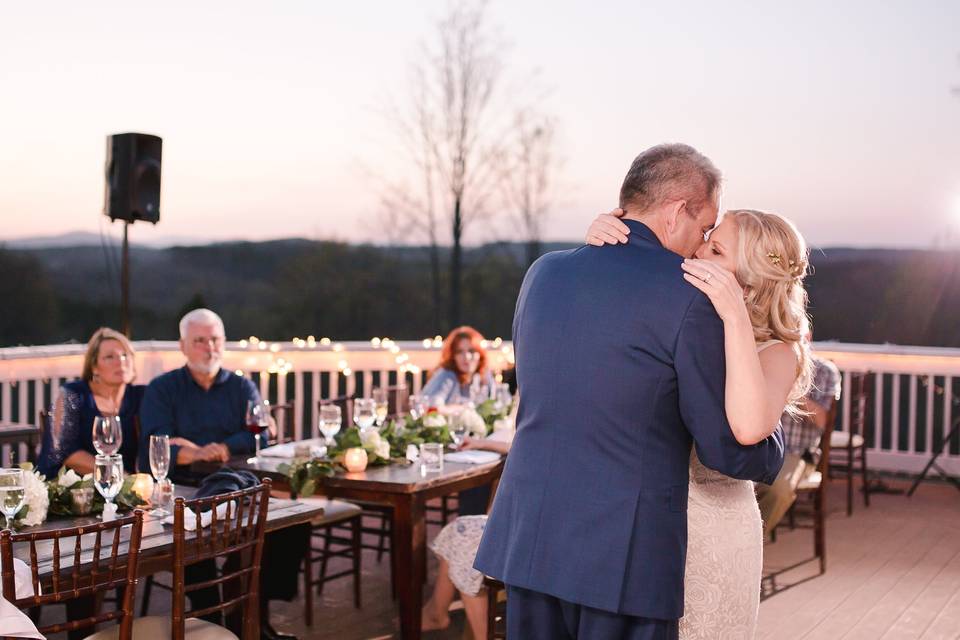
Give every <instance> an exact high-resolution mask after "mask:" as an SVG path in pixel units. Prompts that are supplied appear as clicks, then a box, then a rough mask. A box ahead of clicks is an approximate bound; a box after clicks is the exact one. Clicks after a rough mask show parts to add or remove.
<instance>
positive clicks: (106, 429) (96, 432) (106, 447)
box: [93, 416, 123, 456]
mask: <svg viewBox="0 0 960 640" xmlns="http://www.w3.org/2000/svg"><path fill="white" fill-rule="evenodd" d="M122 444H123V425H122V424H121V423H120V416H97V417H95V418H94V419H93V448H94V449H96V450H97V453H99V454H100V455H102V456H110V455H113V454H115V453H117V452H118V451H120V445H122Z"/></svg>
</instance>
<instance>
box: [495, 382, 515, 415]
mask: <svg viewBox="0 0 960 640" xmlns="http://www.w3.org/2000/svg"><path fill="white" fill-rule="evenodd" d="M511 402H513V394H512V393H510V385H509V384H507V383H506V382H501V383H500V384H498V385H497V392H496V403H497V409H498V410H499V411H506V410H507V409H508V408H509V407H510V403H511Z"/></svg>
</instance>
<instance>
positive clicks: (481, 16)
mask: <svg viewBox="0 0 960 640" xmlns="http://www.w3.org/2000/svg"><path fill="white" fill-rule="evenodd" d="M486 9H487V2H486V0H475V1H472V2H462V3H452V4H451V5H450V6H449V9H448V11H447V13H446V14H445V15H444V16H443V17H442V18H441V19H440V20H439V22H438V23H437V25H436V31H435V33H434V37H433V38H432V39H431V40H430V41H429V42H426V43H424V44H423V45H422V47H421V49H420V53H419V55H418V57H417V59H416V60H415V61H414V63H413V65H412V68H411V73H410V79H409V82H408V83H407V88H406V91H407V95H406V99H405V101H404V103H403V106H401V107H400V108H395V109H393V110H392V111H391V113H390V114H389V119H390V121H391V122H392V123H393V125H394V127H393V128H394V131H395V132H397V133H398V134H399V136H400V139H401V143H402V145H403V153H404V155H405V157H406V158H407V160H408V164H407V168H408V171H409V173H410V174H412V175H414V176H416V177H415V178H413V179H407V180H406V181H404V182H402V183H390V184H387V185H385V187H384V188H383V189H381V194H382V197H381V204H382V206H383V207H384V208H385V212H384V215H383V217H384V220H385V222H387V223H388V224H392V225H394V226H395V227H397V228H400V229H405V230H409V231H416V232H418V233H419V235H420V236H421V237H423V238H425V239H426V240H427V242H428V243H429V250H430V261H431V271H432V279H433V283H432V284H433V288H434V301H435V305H436V306H439V303H440V299H441V294H440V287H441V281H442V280H441V275H442V273H441V268H440V245H441V244H446V241H445V236H446V233H447V231H446V230H449V234H450V235H449V236H448V237H449V242H450V245H451V250H450V268H449V290H448V297H447V302H448V305H449V306H448V309H447V318H446V319H447V325H448V326H456V325H458V324H460V323H461V293H460V292H461V281H462V271H463V249H462V247H463V239H464V236H465V234H466V232H467V229H468V228H469V227H470V225H471V224H472V223H473V222H474V221H476V220H478V219H480V218H482V217H484V216H486V215H488V213H489V208H490V206H491V205H492V203H493V201H494V200H495V198H496V197H497V195H498V192H499V190H500V180H502V177H503V174H502V172H501V171H500V169H499V167H500V164H501V163H502V162H503V159H504V144H503V141H504V139H505V134H506V132H507V131H508V127H509V118H507V117H504V116H503V114H506V113H508V110H507V109H506V108H504V107H503V106H502V105H503V104H504V103H505V100H503V99H502V94H503V93H505V92H504V91H503V87H501V84H502V77H503V65H502V61H501V54H502V51H503V47H502V46H501V42H500V40H499V38H498V36H497V34H496V32H495V31H494V30H493V29H492V28H490V27H489V26H488V23H487V19H486ZM437 317H438V325H437V326H438V329H439V328H440V327H441V326H442V325H441V323H440V322H439V314H437Z"/></svg>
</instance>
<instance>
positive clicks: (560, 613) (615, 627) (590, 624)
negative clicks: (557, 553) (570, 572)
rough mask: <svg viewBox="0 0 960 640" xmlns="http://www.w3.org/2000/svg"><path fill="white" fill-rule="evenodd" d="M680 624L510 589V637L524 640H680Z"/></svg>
mask: <svg viewBox="0 0 960 640" xmlns="http://www.w3.org/2000/svg"><path fill="white" fill-rule="evenodd" d="M679 633H680V630H679V620H659V619H657V618H641V617H638V616H627V615H621V614H617V613H610V612H609V611H601V610H600V609H594V608H592V607H586V606H583V605H579V604H574V603H572V602H567V601H566V600H561V599H560V598H556V597H554V596H549V595H547V594H544V593H539V592H537V591H530V590H529V589H522V588H520V587H512V586H510V585H507V637H508V638H511V639H513V638H517V639H522V640H677V638H678V637H679Z"/></svg>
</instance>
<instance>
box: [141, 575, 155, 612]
mask: <svg viewBox="0 0 960 640" xmlns="http://www.w3.org/2000/svg"><path fill="white" fill-rule="evenodd" d="M152 590H153V576H152V575H149V576H147V580H146V582H144V583H143V598H142V599H141V600H140V615H141V616H145V615H147V612H148V611H150V591H152Z"/></svg>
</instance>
